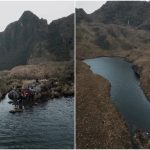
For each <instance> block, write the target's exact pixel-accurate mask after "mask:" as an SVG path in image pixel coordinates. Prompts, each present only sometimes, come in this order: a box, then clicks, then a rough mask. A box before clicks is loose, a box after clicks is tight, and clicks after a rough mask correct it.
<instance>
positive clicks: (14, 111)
mask: <svg viewBox="0 0 150 150" xmlns="http://www.w3.org/2000/svg"><path fill="white" fill-rule="evenodd" d="M9 112H10V113H16V112H23V109H19V108H17V109H13V110H10V111H9Z"/></svg>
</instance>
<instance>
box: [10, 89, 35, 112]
mask: <svg viewBox="0 0 150 150" xmlns="http://www.w3.org/2000/svg"><path fill="white" fill-rule="evenodd" d="M33 96H34V94H33V92H31V91H30V90H29V89H16V88H14V89H13V90H11V91H10V92H9V94H8V97H9V98H10V99H11V100H13V103H14V106H15V108H18V109H23V105H24V101H30V100H31V98H33Z"/></svg>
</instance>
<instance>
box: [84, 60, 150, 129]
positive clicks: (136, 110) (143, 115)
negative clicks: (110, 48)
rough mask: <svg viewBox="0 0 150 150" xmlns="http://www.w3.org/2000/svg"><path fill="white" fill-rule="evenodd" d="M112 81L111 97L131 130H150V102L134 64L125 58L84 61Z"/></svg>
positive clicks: (94, 70)
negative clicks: (136, 73) (135, 71)
mask: <svg viewBox="0 0 150 150" xmlns="http://www.w3.org/2000/svg"><path fill="white" fill-rule="evenodd" d="M84 62H85V63H86V64H88V65H89V66H90V67H91V70H92V71H93V72H94V73H96V74H99V75H101V76H103V77H104V78H106V79H108V80H109V81H110V83H111V99H112V101H113V103H114V104H115V105H116V107H117V109H118V110H119V112H121V114H122V116H123V117H124V119H125V120H126V121H127V122H128V124H129V128H130V131H134V130H135V129H136V128H140V129H142V130H144V131H150V102H149V101H148V100H147V98H146V97H145V95H144V93H143V91H142V89H141V87H140V83H139V80H138V79H137V77H136V75H135V73H134V71H133V69H132V64H131V63H128V62H126V61H125V60H124V59H123V58H116V57H113V58H110V57H101V58H95V59H87V60H85V61H84Z"/></svg>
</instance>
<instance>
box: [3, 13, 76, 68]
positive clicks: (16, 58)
mask: <svg viewBox="0 0 150 150" xmlns="http://www.w3.org/2000/svg"><path fill="white" fill-rule="evenodd" d="M73 18H74V15H73V14H72V15H70V16H68V17H65V18H62V19H60V20H59V21H58V20H55V21H53V22H52V23H51V24H48V23H47V20H45V19H43V18H41V19H40V18H38V17H37V16H36V15H35V14H33V13H32V12H30V11H25V12H24V13H23V14H22V16H21V17H20V18H19V20H18V21H15V22H13V23H11V24H9V25H8V26H7V27H6V29H5V30H4V32H1V33H0V70H4V69H11V68H13V67H14V66H17V65H25V64H27V63H28V62H29V61H30V59H32V60H34V59H36V58H43V59H46V58H47V59H49V60H51V61H53V60H59V61H60V60H62V61H64V60H70V59H72V56H71V54H72V53H73V33H74V25H73ZM65 33H67V34H65ZM62 54H63V56H62ZM60 56H62V57H60Z"/></svg>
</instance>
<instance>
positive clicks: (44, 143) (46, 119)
mask: <svg viewBox="0 0 150 150" xmlns="http://www.w3.org/2000/svg"><path fill="white" fill-rule="evenodd" d="M8 101H9V99H8V97H7V96H6V98H5V99H4V100H2V101H1V102H0V149H4V148H5V149H8V148H9V149H15V148H19V149H45V148H46V149H49V148H51V149H56V148H64V149H66V148H73V146H74V120H73V118H74V102H73V98H61V99H54V100H49V101H47V102H45V103H42V104H38V105H36V106H33V107H26V108H25V110H24V112H22V113H15V114H11V113H9V110H11V109H12V108H13V106H12V105H10V104H8Z"/></svg>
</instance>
